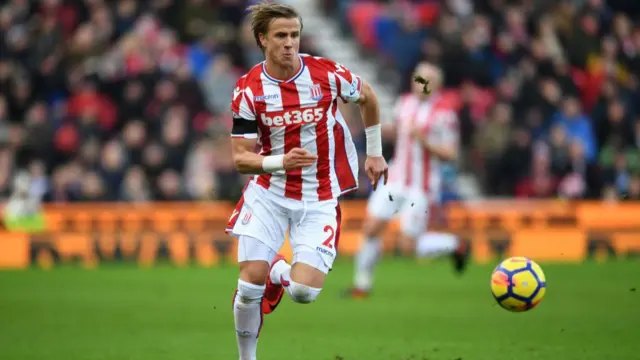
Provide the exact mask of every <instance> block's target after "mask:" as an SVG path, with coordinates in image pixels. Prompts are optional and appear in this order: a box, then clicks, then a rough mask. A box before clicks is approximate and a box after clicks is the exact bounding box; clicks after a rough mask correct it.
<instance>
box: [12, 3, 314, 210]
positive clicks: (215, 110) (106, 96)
mask: <svg viewBox="0 0 640 360" xmlns="http://www.w3.org/2000/svg"><path fill="white" fill-rule="evenodd" d="M3 3H4V2H3ZM247 5H248V4H247V3H246V2H245V1H241V0H223V1H211V0H186V1H177V0H148V1H137V0H117V1H104V0H75V1H66V0H42V1H28V0H11V1H9V2H8V3H6V4H5V5H3V6H2V7H1V9H0V33H1V34H2V42H1V44H0V46H1V47H0V50H1V54H2V55H1V56H0V86H1V89H2V91H1V95H0V198H2V197H5V198H6V197H7V196H8V195H9V194H10V192H11V187H12V186H11V185H12V179H13V178H14V177H15V175H16V174H17V173H18V172H19V171H20V170H24V171H27V172H28V173H29V174H30V175H31V179H32V182H31V193H32V194H36V195H37V196H39V197H40V196H41V197H43V198H44V199H45V201H51V202H67V201H97V200H104V201H113V200H123V201H149V200H167V201H172V200H189V199H203V200H204V199H214V198H215V199H230V200H233V199H235V198H237V197H238V196H239V192H240V190H241V189H242V185H243V183H244V181H243V179H241V178H240V176H239V175H238V174H237V173H236V172H235V169H234V166H233V163H232V161H231V156H230V146H229V140H228V131H229V129H230V123H231V119H230V114H229V111H228V109H229V103H230V101H231V94H232V92H233V87H234V84H235V81H236V80H237V78H238V77H239V76H240V75H241V74H242V73H243V72H244V71H245V70H246V69H247V68H249V67H251V66H252V65H253V64H255V63H258V62H260V61H261V60H262V54H261V52H260V50H259V49H257V48H256V46H255V43H254V39H253V36H252V34H251V31H250V28H249V27H248V26H247V25H248V24H246V23H244V22H243V19H244V11H245V8H246V6H247ZM307 43H308V41H306V40H305V41H304V42H303V48H304V50H305V51H307V52H310V53H313V51H312V49H309V46H307ZM22 178H23V179H24V177H22Z"/></svg>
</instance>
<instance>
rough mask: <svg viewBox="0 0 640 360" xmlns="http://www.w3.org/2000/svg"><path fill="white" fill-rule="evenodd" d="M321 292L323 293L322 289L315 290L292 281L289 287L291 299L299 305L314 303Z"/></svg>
mask: <svg viewBox="0 0 640 360" xmlns="http://www.w3.org/2000/svg"><path fill="white" fill-rule="evenodd" d="M320 291H322V289H318V288H313V287H311V286H307V285H304V284H300V283H297V282H295V281H291V282H290V283H289V286H287V292H288V293H289V297H290V298H291V300H293V301H294V302H297V303H299V304H310V303H312V302H314V301H315V300H316V298H317V297H318V295H320Z"/></svg>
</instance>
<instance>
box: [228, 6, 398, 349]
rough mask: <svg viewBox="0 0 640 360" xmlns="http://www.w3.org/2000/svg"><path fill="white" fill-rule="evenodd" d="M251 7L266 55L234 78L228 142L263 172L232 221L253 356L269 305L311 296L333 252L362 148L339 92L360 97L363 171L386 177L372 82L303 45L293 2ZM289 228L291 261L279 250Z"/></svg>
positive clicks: (242, 167) (240, 303) (241, 340)
mask: <svg viewBox="0 0 640 360" xmlns="http://www.w3.org/2000/svg"><path fill="white" fill-rule="evenodd" d="M250 11H251V14H250V16H251V20H252V29H253V33H254V36H255V39H256V42H257V44H258V46H259V47H260V48H261V49H262V50H263V52H264V54H265V59H266V60H265V61H264V62H263V63H261V64H258V65H256V66H254V67H253V68H252V69H251V70H250V71H249V72H248V73H247V74H246V75H245V76H243V77H242V78H240V79H239V80H238V82H237V86H236V89H235V90H234V94H233V100H232V106H231V108H232V111H233V114H234V124H233V130H232V137H233V139H232V144H233V152H234V160H235V164H236V167H237V169H238V170H239V171H240V172H242V173H253V174H259V175H256V177H255V178H254V179H252V180H251V181H250V182H249V184H248V185H247V187H246V188H245V191H244V193H243V196H242V199H241V200H240V202H239V203H238V206H237V207H236V210H235V211H234V213H233V214H232V216H231V219H230V220H229V225H228V226H227V231H228V232H230V233H232V234H233V235H234V236H237V237H239V244H238V261H239V262H240V279H239V280H238V289H237V290H236V294H235V296H234V302H233V312H234V316H235V326H236V333H237V340H238V348H239V353H240V359H241V360H252V359H255V358H256V347H257V341H258V334H259V332H260V329H261V327H262V315H263V313H270V312H272V311H273V310H274V309H275V307H276V306H277V305H278V303H279V302H280V300H281V298H282V296H283V293H284V292H285V290H286V292H287V293H288V294H289V296H290V297H291V299H292V300H293V301H295V302H298V303H310V302H312V301H314V300H315V299H316V297H317V296H318V294H319V293H320V291H321V289H322V287H323V285H324V281H325V277H326V274H327V273H328V272H329V270H331V267H332V264H333V261H334V259H335V257H336V255H337V253H336V250H337V247H338V244H337V243H338V240H339V236H340V206H339V204H338V201H337V198H338V197H339V196H340V195H341V194H344V193H345V192H349V191H352V190H355V189H357V187H358V184H357V180H356V179H357V174H358V163H357V153H356V150H355V146H354V144H353V142H352V140H351V135H350V134H349V130H348V128H347V126H346V123H345V122H344V120H343V119H342V117H341V115H340V113H339V112H338V109H337V106H338V99H342V100H343V101H348V102H352V103H358V104H359V105H360V109H361V112H362V117H363V119H364V122H365V128H366V129H365V131H366V136H367V160H366V162H365V170H366V172H367V174H368V175H369V179H370V181H371V183H372V184H373V185H374V186H375V185H376V184H377V183H378V180H379V179H380V178H381V177H382V176H384V182H385V183H386V180H387V164H386V162H385V160H384V158H383V157H382V144H381V142H382V140H381V135H380V131H381V130H380V119H379V105H378V100H377V98H376V96H375V94H374V92H373V90H372V89H371V87H370V86H369V85H368V84H367V83H364V82H363V81H362V80H361V79H360V78H359V77H358V76H355V75H354V74H352V73H351V72H350V71H349V70H348V69H346V68H344V67H343V66H341V65H339V64H336V63H335V62H333V61H330V60H327V59H323V58H318V57H312V56H307V55H301V54H298V51H299V45H300V33H301V30H302V22H301V19H300V16H299V15H298V13H297V12H296V10H295V9H293V8H291V7H289V6H285V5H278V4H263V5H256V6H252V7H250ZM256 145H259V146H260V148H261V150H260V153H259V154H256V153H255V152H254V151H255V149H256ZM287 228H288V229H289V241H290V243H291V246H292V249H293V254H294V255H293V266H290V265H289V264H287V263H286V261H284V258H283V257H282V256H280V255H277V252H278V250H279V249H280V247H281V246H282V244H283V243H284V239H285V235H286V234H285V232H286V231H287ZM269 264H271V266H270V265H269Z"/></svg>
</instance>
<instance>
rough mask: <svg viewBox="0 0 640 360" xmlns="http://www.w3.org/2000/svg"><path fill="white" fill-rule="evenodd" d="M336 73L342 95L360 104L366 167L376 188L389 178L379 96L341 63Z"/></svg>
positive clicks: (347, 99) (337, 66) (344, 98)
mask: <svg viewBox="0 0 640 360" xmlns="http://www.w3.org/2000/svg"><path fill="white" fill-rule="evenodd" d="M335 74H336V75H337V76H338V78H339V81H340V82H341V86H340V97H341V98H342V99H343V100H345V101H348V102H351V103H356V104H358V105H359V106H360V113H361V114H362V120H363V122H364V126H365V128H364V132H365V135H366V138H367V160H366V161H365V163H364V167H365V171H366V173H367V176H368V177H369V181H371V185H372V186H373V189H374V190H375V189H376V188H377V186H378V180H380V178H381V177H383V178H384V183H385V184H386V183H387V180H388V178H389V169H388V167H387V162H386V161H385V160H384V158H383V157H382V126H381V124H380V103H379V101H378V97H377V96H376V93H375V92H374V91H373V88H372V87H371V85H369V83H367V82H365V81H362V79H360V77H358V76H355V75H354V74H352V73H351V72H350V71H349V70H347V69H345V68H343V67H342V66H341V65H337V64H336V72H335Z"/></svg>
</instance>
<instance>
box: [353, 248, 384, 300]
mask: <svg viewBox="0 0 640 360" xmlns="http://www.w3.org/2000/svg"><path fill="white" fill-rule="evenodd" d="M381 246H382V243H381V241H380V239H379V238H377V237H373V238H366V239H365V241H364V242H363V243H362V246H361V247H360V251H358V254H356V259H355V260H356V269H355V278H354V285H355V287H356V288H357V289H360V290H365V291H368V290H370V289H371V286H372V285H373V272H374V270H375V267H376V264H377V263H378V259H379V258H380V250H381Z"/></svg>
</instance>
